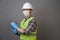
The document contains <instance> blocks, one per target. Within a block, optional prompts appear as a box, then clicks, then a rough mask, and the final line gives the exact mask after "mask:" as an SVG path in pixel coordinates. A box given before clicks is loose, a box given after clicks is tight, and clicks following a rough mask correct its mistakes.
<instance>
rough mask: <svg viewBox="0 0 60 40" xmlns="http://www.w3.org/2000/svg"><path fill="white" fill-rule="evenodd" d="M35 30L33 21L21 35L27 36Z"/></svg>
mask: <svg viewBox="0 0 60 40" xmlns="http://www.w3.org/2000/svg"><path fill="white" fill-rule="evenodd" d="M35 29H36V20H35V19H33V20H31V21H30V22H29V24H28V27H27V28H26V29H25V30H24V32H23V33H24V34H27V35H28V34H29V33H30V32H33V31H35Z"/></svg>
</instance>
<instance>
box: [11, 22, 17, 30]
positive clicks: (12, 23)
mask: <svg viewBox="0 0 60 40" xmlns="http://www.w3.org/2000/svg"><path fill="white" fill-rule="evenodd" d="M10 25H11V27H12V28H13V29H16V28H17V27H18V26H17V24H16V23H15V22H11V23H10Z"/></svg>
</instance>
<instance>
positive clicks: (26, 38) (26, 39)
mask: <svg viewBox="0 0 60 40" xmlns="http://www.w3.org/2000/svg"><path fill="white" fill-rule="evenodd" d="M32 19H34V18H33V17H30V18H29V19H27V20H26V21H25V19H23V20H22V21H21V22H20V28H21V29H23V30H24V29H26V28H27V27H28V25H29V22H30V21H31V20H32ZM30 34H32V35H25V34H20V39H22V40H36V39H37V35H36V34H37V26H36V30H35V31H34V32H31V33H30Z"/></svg>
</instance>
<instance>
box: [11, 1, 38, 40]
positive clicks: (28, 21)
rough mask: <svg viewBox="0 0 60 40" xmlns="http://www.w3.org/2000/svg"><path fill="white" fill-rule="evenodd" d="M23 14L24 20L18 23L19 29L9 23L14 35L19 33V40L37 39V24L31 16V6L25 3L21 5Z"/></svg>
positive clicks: (14, 24) (12, 23)
mask: <svg viewBox="0 0 60 40" xmlns="http://www.w3.org/2000/svg"><path fill="white" fill-rule="evenodd" d="M22 10H23V14H24V16H25V18H24V19H23V20H22V21H21V22H20V27H18V26H17V24H16V23H14V22H11V25H12V27H13V28H14V30H13V31H14V33H18V32H19V33H20V40H36V38H37V35H36V34H37V22H36V19H35V18H34V17H33V16H32V14H31V13H32V5H31V4H30V3H28V2H26V3H25V4H24V5H23V8H22Z"/></svg>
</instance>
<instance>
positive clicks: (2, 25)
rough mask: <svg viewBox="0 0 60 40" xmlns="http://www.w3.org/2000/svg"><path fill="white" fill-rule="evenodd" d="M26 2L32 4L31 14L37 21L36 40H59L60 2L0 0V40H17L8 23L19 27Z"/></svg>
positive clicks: (17, 37) (58, 0)
mask: <svg viewBox="0 0 60 40" xmlns="http://www.w3.org/2000/svg"><path fill="white" fill-rule="evenodd" d="M26 1H28V2H30V3H31V4H32V6H33V8H34V9H33V12H32V14H33V16H34V17H35V18H36V19H37V20H38V34H37V35H38V40H60V0H0V40H19V36H17V35H14V34H13V31H12V28H11V27H10V25H9V23H10V22H11V21H15V22H17V23H18V25H19V22H20V21H21V20H22V19H23V18H24V15H23V13H22V9H21V8H22V6H23V4H24V3H25V2H26Z"/></svg>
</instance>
